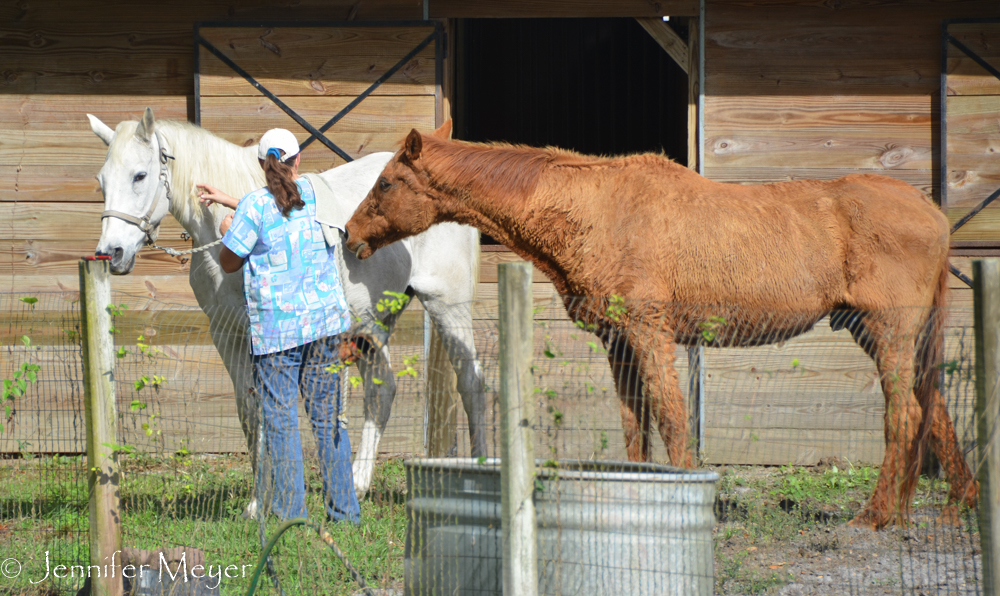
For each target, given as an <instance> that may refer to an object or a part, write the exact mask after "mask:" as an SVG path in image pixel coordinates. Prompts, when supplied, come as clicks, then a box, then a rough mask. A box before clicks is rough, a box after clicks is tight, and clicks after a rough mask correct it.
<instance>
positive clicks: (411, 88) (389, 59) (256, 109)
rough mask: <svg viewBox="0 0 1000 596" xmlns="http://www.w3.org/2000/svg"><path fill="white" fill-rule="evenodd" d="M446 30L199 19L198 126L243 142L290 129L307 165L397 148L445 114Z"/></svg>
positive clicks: (421, 25) (418, 25)
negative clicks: (273, 130)
mask: <svg viewBox="0 0 1000 596" xmlns="http://www.w3.org/2000/svg"><path fill="white" fill-rule="evenodd" d="M442 37H443V30H442V27H441V26H440V25H439V24H436V23H427V22H415V23H414V22H400V23H353V22H351V23H332V24H323V25H316V26H279V25H275V26H269V25H254V26H241V25H214V24H203V25H199V26H198V27H196V29H195V44H196V48H195V49H196V52H195V56H196V61H197V63H196V64H195V102H196V105H195V114H196V115H197V118H198V124H200V125H201V126H203V127H205V128H207V129H208V130H210V131H212V132H214V133H216V134H218V135H220V136H222V137H223V138H225V139H227V140H229V141H231V142H233V143H238V144H240V145H252V144H254V143H256V142H257V140H258V139H259V138H260V135H261V134H262V133H264V132H265V131H267V130H268V129H271V128H275V127H281V128H287V129H289V130H291V131H292V132H294V133H295V134H296V136H297V137H298V139H299V144H300V145H303V146H304V148H303V151H302V166H301V168H302V170H303V171H306V172H311V171H321V170H325V169H329V168H332V167H334V166H337V165H340V164H343V163H345V162H346V161H350V160H352V159H355V158H357V157H361V156H363V155H367V154H369V153H373V152H377V151H390V150H395V149H396V148H397V147H398V144H399V141H400V140H401V139H402V138H403V137H404V136H405V135H406V133H408V132H409V131H410V129H411V128H416V129H418V130H421V131H427V132H429V131H431V130H433V129H434V128H435V126H436V125H437V124H438V121H439V120H441V119H442V115H443V108H442V99H443V97H442V78H443V77H442V73H443V68H442V63H443V59H444V54H443V49H444V44H443V43H441V39H442Z"/></svg>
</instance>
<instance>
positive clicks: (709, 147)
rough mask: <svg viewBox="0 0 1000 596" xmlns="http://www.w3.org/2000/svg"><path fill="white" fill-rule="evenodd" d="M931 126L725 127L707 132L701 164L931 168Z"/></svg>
mask: <svg viewBox="0 0 1000 596" xmlns="http://www.w3.org/2000/svg"><path fill="white" fill-rule="evenodd" d="M933 141H934V139H933V135H932V130H931V128H930V127H927V128H914V129H913V130H909V131H899V132H898V133H897V134H894V135H872V134H870V133H868V132H866V131H860V132H855V131H852V130H850V129H846V128H845V129H844V130H842V131H840V132H837V133H833V132H831V133H830V134H821V133H818V132H802V133H799V132H768V131H748V132H744V131H729V132H726V133H723V132H717V133H715V134H709V133H706V138H705V166H706V168H708V167H721V166H735V167H766V166H772V167H773V166H782V167H815V166H816V165H817V164H824V165H827V166H829V167H831V168H861V169H876V170H878V169H931V168H932V167H933V166H934V161H933V159H932V156H933V152H934V146H933Z"/></svg>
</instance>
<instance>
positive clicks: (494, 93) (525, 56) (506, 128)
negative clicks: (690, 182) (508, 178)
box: [455, 19, 688, 164]
mask: <svg viewBox="0 0 1000 596" xmlns="http://www.w3.org/2000/svg"><path fill="white" fill-rule="evenodd" d="M671 26H672V27H674V29H675V30H676V31H677V32H678V34H679V35H680V36H681V38H682V39H687V30H686V26H681V27H678V24H676V23H671ZM457 35H458V38H457V40H456V41H457V47H458V60H457V64H456V70H457V72H456V93H455V103H456V117H455V120H456V122H455V124H456V128H455V137H456V138H459V139H463V140H467V141H506V142H510V143H523V144H525V145H532V146H546V145H554V146H557V147H562V148H565V149H573V150H575V151H579V152H581V153H589V154H597V155H619V154H625V153H637V152H646V151H657V152H659V151H662V152H664V153H666V154H667V155H668V156H669V157H671V158H672V159H674V160H675V161H677V162H679V163H682V164H684V163H687V95H688V88H687V75H686V74H685V73H684V71H683V70H681V69H680V67H679V66H677V64H676V63H674V61H673V60H672V59H671V58H670V56H668V55H667V53H666V52H664V51H663V49H662V48H661V47H660V46H659V45H658V44H657V43H656V42H655V41H654V40H653V38H652V37H650V35H649V34H648V33H646V31H645V30H644V29H643V28H642V27H641V26H640V25H639V24H638V23H637V22H636V21H635V20H634V19H465V20H463V21H462V22H461V23H460V24H459V27H458V31H457Z"/></svg>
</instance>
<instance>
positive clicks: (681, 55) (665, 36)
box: [636, 17, 689, 74]
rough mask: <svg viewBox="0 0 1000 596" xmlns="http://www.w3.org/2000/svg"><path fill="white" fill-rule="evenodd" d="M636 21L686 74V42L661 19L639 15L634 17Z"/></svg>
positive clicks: (687, 59) (687, 65) (687, 60)
mask: <svg viewBox="0 0 1000 596" xmlns="http://www.w3.org/2000/svg"><path fill="white" fill-rule="evenodd" d="M636 21H638V23H639V24H640V25H642V28H643V29H645V30H646V33H649V35H650V36H651V37H652V38H653V39H654V40H656V43H658V44H660V47H661V48H663V51H664V52H666V53H667V54H668V55H670V57H671V58H673V59H674V62H675V63H677V66H680V67H681V70H683V71H684V74H688V67H689V64H688V62H689V58H688V46H687V42H685V41H684V40H683V39H681V38H680V36H679V35H677V33H675V32H674V30H673V29H671V28H670V25H668V24H667V23H666V22H665V21H664V20H663V19H659V18H656V17H639V18H636Z"/></svg>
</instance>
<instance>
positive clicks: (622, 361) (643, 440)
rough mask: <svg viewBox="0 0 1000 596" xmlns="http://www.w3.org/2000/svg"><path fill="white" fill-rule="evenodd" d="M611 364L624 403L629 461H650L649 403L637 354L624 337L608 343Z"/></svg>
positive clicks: (626, 446) (622, 408)
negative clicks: (637, 361)
mask: <svg viewBox="0 0 1000 596" xmlns="http://www.w3.org/2000/svg"><path fill="white" fill-rule="evenodd" d="M606 345H607V348H608V362H610V363H611V373H612V375H613V377H614V380H615V389H616V390H617V392H618V398H619V399H620V400H621V403H620V409H621V417H622V430H623V431H624V432H625V450H626V453H627V454H628V459H629V461H649V420H650V415H649V404H648V403H647V402H646V401H645V400H644V399H643V398H642V379H641V378H640V377H639V374H638V367H637V365H636V362H635V360H634V353H633V351H632V347H631V346H630V345H629V344H628V341H627V340H625V339H624V338H620V339H613V340H610V341H608V342H606Z"/></svg>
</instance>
